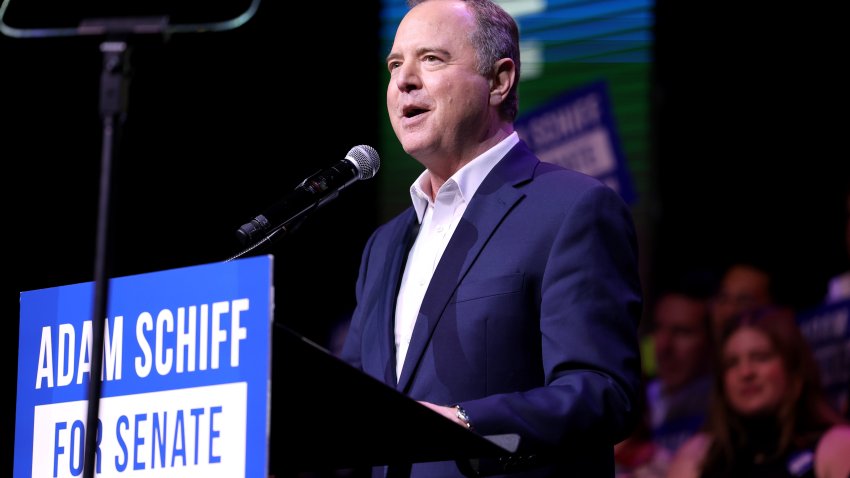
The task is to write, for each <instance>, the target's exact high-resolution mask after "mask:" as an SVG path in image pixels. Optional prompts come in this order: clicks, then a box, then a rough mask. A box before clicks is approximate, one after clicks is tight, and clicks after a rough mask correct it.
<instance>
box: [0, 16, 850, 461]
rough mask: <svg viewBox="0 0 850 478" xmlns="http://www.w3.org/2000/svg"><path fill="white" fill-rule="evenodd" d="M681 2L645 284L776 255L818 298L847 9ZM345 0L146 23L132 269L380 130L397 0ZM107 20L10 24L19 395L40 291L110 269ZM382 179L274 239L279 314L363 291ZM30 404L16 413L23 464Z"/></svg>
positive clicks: (127, 251) (125, 260) (835, 237)
mask: <svg viewBox="0 0 850 478" xmlns="http://www.w3.org/2000/svg"><path fill="white" fill-rule="evenodd" d="M681 3H683V2H670V1H663V2H659V3H658V4H657V12H656V13H657V29H656V50H655V55H656V57H655V58H656V61H655V63H654V64H653V85H654V86H653V94H652V97H651V98H650V101H651V102H652V105H653V117H652V120H653V125H652V130H653V137H652V138H651V140H652V144H653V152H654V154H653V159H652V160H653V164H654V167H653V169H654V170H655V173H656V174H655V177H654V184H655V188H654V191H653V194H654V197H653V204H654V205H655V206H654V209H653V215H652V217H651V219H652V220H651V221H650V222H649V223H648V224H645V225H644V226H643V227H651V228H653V233H652V234H651V237H653V238H654V242H653V244H651V251H652V255H651V257H649V258H648V260H649V261H650V262H651V267H650V268H649V270H650V274H649V275H648V276H647V277H645V278H644V281H645V282H646V284H645V287H647V289H648V290H651V289H652V288H654V287H656V285H657V284H662V283H665V282H668V281H670V280H672V278H673V277H676V276H677V275H678V274H679V273H680V272H682V271H683V270H685V269H690V268H694V267H696V268H704V269H706V270H711V271H715V270H718V269H719V268H720V267H721V266H722V264H724V263H725V262H727V261H728V260H731V259H732V258H737V257H752V256H757V257H759V258H760V259H763V260H766V261H768V262H769V263H770V264H771V265H772V266H774V267H775V268H776V269H777V270H778V271H780V272H781V276H782V278H783V282H784V283H785V284H787V287H786V289H785V290H787V291H788V295H787V300H788V301H789V302H792V303H793V304H794V305H796V306H798V307H801V308H803V307H808V306H812V305H815V304H817V303H818V301H819V300H820V299H821V298H822V297H823V294H824V293H825V285H826V281H827V280H828V278H829V277H830V276H832V275H834V274H836V273H838V272H841V271H843V270H846V269H847V268H848V267H850V260H848V257H847V250H846V247H845V243H844V232H843V231H844V229H843V227H844V220H845V211H844V194H845V188H846V186H847V184H848V178H850V160H848V158H847V153H846V149H844V147H845V140H844V139H843V137H842V135H843V132H842V131H841V130H840V128H839V121H838V120H836V119H833V118H834V117H835V115H838V116H839V117H842V116H843V115H844V114H845V111H846V108H845V106H839V105H840V104H842V103H841V101H843V97H841V98H839V96H840V95H844V94H845V92H844V88H845V86H844V85H842V84H840V81H841V78H843V77H841V76H839V75H838V74H837V72H836V71H835V70H836V66H835V65H836V64H837V63H839V61H838V58H837V56H835V55H834V53H835V50H837V47H835V46H833V45H836V44H837V43H835V42H834V40H835V38H832V36H833V35H832V34H831V33H830V32H831V31H832V30H831V28H830V26H829V25H828V24H825V23H826V22H827V20H826V19H824V18H822V16H823V13H822V12H821V13H819V14H816V13H815V12H806V11H800V10H797V11H794V12H791V11H788V12H782V11H779V12H777V11H772V12H764V11H755V10H752V11H743V10H742V9H741V8H740V7H739V6H737V5H735V6H733V5H732V2H721V3H718V4H712V5H713V6H712V9H711V10H702V9H701V8H700V7H697V6H694V5H680V4H681ZM202 5H203V4H202ZM198 8H203V7H202V6H199V7H198ZM207 8H208V7H207ZM798 8H799V7H798ZM332 9H333V11H331V7H329V6H327V5H323V4H319V3H318V2H314V3H313V4H304V5H298V7H297V9H293V7H292V6H291V4H290V2H272V1H265V2H263V3H262V4H261V6H260V10H259V11H258V13H257V15H256V17H255V18H253V19H252V20H251V21H250V22H249V23H248V24H246V25H245V26H243V27H242V28H239V29H237V30H234V31H229V32H217V33H205V34H183V35H174V36H172V37H171V38H169V39H167V41H165V40H162V39H159V38H141V39H134V40H133V41H132V42H131V45H132V46H133V52H132V54H131V56H130V59H131V64H132V67H133V74H132V77H131V79H130V81H129V86H130V89H129V108H128V116H127V118H128V119H127V121H126V123H125V124H124V128H123V132H124V136H123V137H122V138H121V142H120V148H119V150H118V151H116V152H115V156H114V157H113V167H114V169H115V177H114V179H113V181H112V185H113V197H112V199H113V202H112V207H113V212H114V216H113V218H112V222H111V224H112V226H113V228H114V236H113V240H112V244H113V246H114V254H113V255H112V256H111V257H112V259H113V260H112V270H111V276H124V275H131V274H138V273H145V272H152V271H158V270H163V269H171V268H177V267H183V266H188V265H196V264H204V263H209V262H216V261H220V260H225V259H226V258H228V257H230V256H231V255H233V254H235V253H237V252H238V251H239V250H240V247H239V244H238V242H237V241H236V238H235V231H236V229H237V228H238V227H239V226H240V225H241V224H243V223H244V222H246V221H248V220H249V219H251V218H252V217H254V216H255V215H257V214H258V213H260V212H262V211H263V210H264V209H265V208H266V207H268V206H269V205H271V204H272V203H274V202H275V201H277V200H278V199H280V198H281V197H282V196H283V195H284V194H285V193H286V192H288V191H290V190H291V189H292V188H293V187H294V186H295V185H296V184H297V183H298V182H300V181H301V180H302V179H303V178H304V177H306V176H308V175H309V174H311V173H313V172H315V171H317V170H318V169H320V168H322V167H325V166H327V165H329V164H330V163H331V162H334V161H337V160H340V159H342V158H343V157H344V156H345V154H346V153H347V152H348V150H349V149H350V148H351V147H353V146H355V145H358V144H376V143H378V137H377V135H378V133H377V131H378V126H377V125H378V122H379V118H381V115H384V114H386V113H385V110H384V109H382V108H380V107H378V105H380V104H381V101H382V98H383V91H384V85H382V84H378V83H379V74H378V71H376V68H375V65H376V63H375V58H376V56H377V57H378V58H380V57H381V56H383V55H384V54H385V52H379V51H378V48H379V46H378V35H377V31H378V28H379V19H378V11H379V4H378V2H376V1H369V2H343V3H341V4H334V5H333V7H332ZM818 15H820V16H818ZM827 16H828V15H827ZM810 27H814V33H812V32H809V33H806V34H805V35H803V34H801V33H800V31H801V30H803V29H808V28H810ZM101 40H102V39H101V38H46V39H11V38H8V37H0V65H2V67H0V118H2V122H1V123H0V157H2V159H3V162H2V164H3V165H4V167H5V174H4V175H3V177H4V178H5V181H4V183H5V187H4V188H3V190H4V195H5V201H4V203H5V204H6V206H5V208H4V209H5V211H7V212H8V214H7V215H6V217H5V226H4V232H5V234H4V235H5V236H6V237H7V238H11V245H10V246H9V245H8V244H9V242H6V244H7V247H9V249H8V250H9V251H10V255H11V262H12V266H11V271H10V273H9V274H8V275H7V279H6V281H4V284H5V285H4V286H3V291H4V292H3V301H2V303H3V307H4V309H3V310H4V312H5V316H6V318H7V321H6V323H7V326H6V329H5V332H4V336H5V338H4V339H3V347H2V348H3V358H4V363H5V365H4V367H3V379H2V380H3V381H2V383H3V384H6V386H7V390H8V392H7V395H6V398H7V400H6V403H10V402H13V401H14V400H15V393H14V385H13V384H15V383H16V376H17V368H16V363H17V350H16V348H17V331H18V312H19V311H18V307H17V303H18V296H19V293H20V292H21V291H26V290H33V289H40V288H46V287H53V286H59V285H66V284H71V283H78V282H86V281H90V280H93V271H94V254H95V232H96V221H97V209H98V206H97V200H98V181H99V171H100V163H101V122H100V119H99V111H98V91H99V86H100V85H99V78H100V72H101V60H102V57H101V55H100V52H99V50H98V46H99V44H100V41H101ZM379 174H380V173H379ZM379 199H380V198H379V197H378V195H377V187H376V183H375V181H364V182H360V183H358V184H356V185H354V186H352V187H351V188H349V189H347V190H345V191H343V193H342V195H341V196H340V197H339V198H338V199H337V200H336V201H333V202H331V203H329V204H328V205H327V206H326V207H325V208H324V209H323V210H322V211H320V212H318V213H316V214H314V215H312V216H311V217H310V218H309V219H308V220H307V222H306V223H305V224H304V225H303V226H302V227H301V228H300V229H299V230H297V231H296V232H295V233H293V234H291V235H289V236H287V237H285V238H284V239H282V240H281V241H278V242H276V243H274V244H273V245H272V246H271V247H269V248H264V249H262V250H260V251H257V252H258V253H270V254H274V256H275V271H274V275H275V287H276V311H275V320H277V321H279V322H283V323H286V324H287V325H290V326H291V327H292V328H294V329H296V330H297V331H299V332H300V333H302V334H304V335H306V336H308V337H309V338H312V339H314V340H316V341H318V342H320V343H324V342H326V341H327V339H328V337H329V332H330V330H331V326H332V324H334V323H336V322H337V321H340V320H342V321H344V319H345V318H346V317H347V314H348V312H349V311H350V309H351V308H352V307H353V305H354V281H355V278H356V273H357V265H358V263H359V258H360V250H361V248H362V246H363V245H364V243H365V241H366V239H367V237H368V234H369V233H370V232H371V231H372V229H373V228H374V227H375V226H377V224H378V221H379V218H378V207H377V204H378V200H379ZM13 410H14V409H13V407H10V406H8V405H7V407H6V411H5V412H4V413H3V414H2V422H0V423H2V428H3V430H4V432H3V438H2V440H3V441H2V443H3V446H2V450H3V456H2V458H0V463H3V464H4V468H6V469H7V470H9V471H11V469H12V443H13V438H14V416H15V415H14V412H13Z"/></svg>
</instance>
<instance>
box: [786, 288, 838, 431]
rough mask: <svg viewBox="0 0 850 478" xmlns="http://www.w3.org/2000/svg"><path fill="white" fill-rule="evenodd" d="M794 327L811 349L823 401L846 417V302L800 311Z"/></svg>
mask: <svg viewBox="0 0 850 478" xmlns="http://www.w3.org/2000/svg"><path fill="white" fill-rule="evenodd" d="M797 324H799V326H800V331H801V332H802V333H803V335H804V336H805V337H806V340H807V341H808V343H809V345H810V346H811V349H812V354H813V355H814V358H815V361H816V362H817V364H818V368H819V369H820V374H821V376H820V379H821V385H822V386H823V387H824V390H825V391H826V394H827V397H828V398H829V400H830V401H831V402H832V404H833V406H835V408H836V409H838V411H839V412H841V414H842V415H845V416H846V414H847V413H848V411H850V299H844V300H841V301H836V302H832V303H828V304H822V305H821V306H819V307H815V308H813V309H808V310H805V311H802V312H800V313H798V314H797Z"/></svg>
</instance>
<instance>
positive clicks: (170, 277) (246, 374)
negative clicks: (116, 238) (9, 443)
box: [14, 256, 273, 478]
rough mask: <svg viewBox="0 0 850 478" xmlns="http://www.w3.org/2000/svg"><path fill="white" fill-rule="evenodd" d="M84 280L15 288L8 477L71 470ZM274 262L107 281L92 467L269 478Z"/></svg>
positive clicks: (87, 305)
mask: <svg viewBox="0 0 850 478" xmlns="http://www.w3.org/2000/svg"><path fill="white" fill-rule="evenodd" d="M93 298H94V283H92V282H89V283H83V284H74V285H67V286H61V287H54V288H50V289H41V290H34V291H28V292H22V293H21V297H20V300H21V305H20V310H21V317H20V320H21V324H20V338H19V339H20V342H19V353H18V394H17V395H18V396H17V408H16V423H15V463H14V476H15V477H21V478H22V477H42V476H43V477H77V476H80V475H81V474H82V471H83V454H84V450H85V446H84V440H85V425H86V413H87V402H86V398H87V393H88V382H89V380H90V371H91V348H92V347H91V344H92V327H91V321H92V311H93ZM272 301H273V294H272V257H271V256H261V257H252V258H247V259H241V260H237V261H231V262H223V263H216V264H208V265H200V266H192V267H186V268H181V269H173V270H167V271H162V272H155V273H149V274H141V275H136V276H128V277H121V278H115V279H112V280H110V284H109V304H108V308H107V310H108V312H107V317H106V322H105V323H104V347H103V370H102V374H101V379H102V380H103V386H102V394H101V395H102V398H101V402H100V413H99V416H98V420H99V422H98V433H97V436H98V438H97V445H98V447H97V454H96V460H95V473H96V474H97V475H98V476H102V477H107V476H110V477H162V476H168V477H189V476H191V477H197V476H227V477H250V478H267V476H268V473H267V468H268V438H269V437H268V423H269V415H270V408H269V381H270V367H271V327H272V311H273V306H272Z"/></svg>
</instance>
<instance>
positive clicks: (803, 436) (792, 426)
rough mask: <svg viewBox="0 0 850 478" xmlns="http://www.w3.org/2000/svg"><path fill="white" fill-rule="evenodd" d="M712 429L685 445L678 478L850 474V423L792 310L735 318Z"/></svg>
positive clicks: (676, 463)
mask: <svg viewBox="0 0 850 478" xmlns="http://www.w3.org/2000/svg"><path fill="white" fill-rule="evenodd" d="M717 350H718V354H716V355H717V358H718V360H717V361H716V363H715V364H714V366H713V370H714V373H713V375H714V389H713V391H712V397H711V408H710V413H709V418H708V421H707V423H706V428H705V431H704V432H702V433H699V434H697V435H695V436H694V437H692V438H691V439H689V440H688V441H687V442H685V444H683V445H682V446H681V447H680V448H679V450H678V452H677V453H676V455H675V456H674V458H673V462H672V463H671V465H670V467H669V469H668V475H667V476H668V477H670V478H689V477H702V478H710V477H724V478H730V477H817V478H847V477H848V476H850V425H848V424H847V423H846V422H844V421H843V420H842V418H841V417H840V416H839V415H838V414H837V413H836V412H835V410H834V409H833V408H832V407H831V406H830V405H829V404H828V402H827V401H826V399H825V398H824V395H823V390H822V388H821V384H820V380H819V375H818V370H817V367H816V366H815V363H814V360H813V358H812V355H811V350H810V349H809V346H808V343H807V342H806V340H805V339H804V338H803V335H802V334H801V333H800V330H799V328H798V327H797V324H796V322H795V317H794V313H793V311H792V310H791V309H787V308H778V307H770V308H763V309H759V310H756V311H750V312H746V313H744V314H742V315H740V316H737V317H736V318H733V319H731V320H730V321H729V322H727V323H726V324H725V325H724V327H723V329H722V331H721V334H720V336H719V342H718V349H717Z"/></svg>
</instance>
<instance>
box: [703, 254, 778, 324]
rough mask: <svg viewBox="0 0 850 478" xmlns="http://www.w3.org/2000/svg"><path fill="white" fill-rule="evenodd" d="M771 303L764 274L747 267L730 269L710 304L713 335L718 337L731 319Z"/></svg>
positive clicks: (768, 279)
mask: <svg viewBox="0 0 850 478" xmlns="http://www.w3.org/2000/svg"><path fill="white" fill-rule="evenodd" d="M771 303H772V299H771V296H770V276H768V275H767V273H766V272H763V271H760V270H758V269H756V268H753V267H750V266H747V265H736V266H734V267H732V268H731V269H729V271H728V272H727V273H726V275H725V276H724V277H723V280H722V281H721V284H720V290H719V291H718V293H717V296H716V297H715V298H714V300H713V302H712V321H713V327H714V329H715V333H717V334H718V335H719V333H720V331H721V330H723V326H724V324H726V322H728V321H729V319H731V318H732V317H734V316H736V315H738V314H740V313H742V312H745V311H748V310H753V309H755V308H758V307H763V306H766V305H769V304H771Z"/></svg>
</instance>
